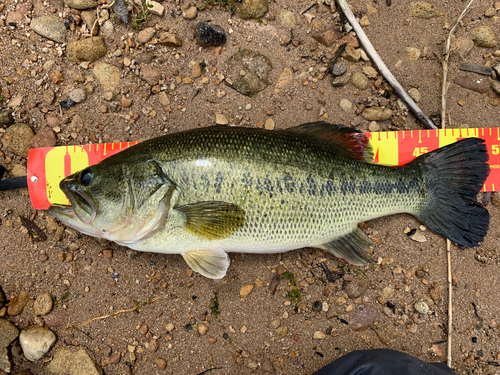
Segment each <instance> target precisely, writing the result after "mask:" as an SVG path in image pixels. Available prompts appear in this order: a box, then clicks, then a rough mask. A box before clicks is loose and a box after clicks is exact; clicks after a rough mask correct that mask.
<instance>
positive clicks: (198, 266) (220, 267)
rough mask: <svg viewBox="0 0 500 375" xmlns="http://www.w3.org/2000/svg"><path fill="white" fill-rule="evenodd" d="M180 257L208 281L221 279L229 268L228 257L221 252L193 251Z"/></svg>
mask: <svg viewBox="0 0 500 375" xmlns="http://www.w3.org/2000/svg"><path fill="white" fill-rule="evenodd" d="M181 255H182V257H183V258H184V260H185V261H186V263H187V264H188V266H189V267H191V269H192V270H193V271H196V272H198V273H200V274H201V275H203V276H205V277H208V278H210V279H222V278H223V277H224V276H225V275H226V272H227V268H228V267H229V257H228V256H227V253H226V252H225V251H223V250H217V249H216V250H193V251H186V252H185V253H182V254H181Z"/></svg>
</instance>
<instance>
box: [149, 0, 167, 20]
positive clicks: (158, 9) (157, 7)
mask: <svg viewBox="0 0 500 375" xmlns="http://www.w3.org/2000/svg"><path fill="white" fill-rule="evenodd" d="M146 5H148V12H149V13H151V14H154V15H156V16H160V17H161V16H163V12H164V11H165V8H164V7H163V5H161V4H160V3H159V2H157V1H153V0H146Z"/></svg>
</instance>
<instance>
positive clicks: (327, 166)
mask: <svg viewBox="0 0 500 375" xmlns="http://www.w3.org/2000/svg"><path fill="white" fill-rule="evenodd" d="M373 157H374V155H373V148H372V146H371V144H370V142H369V139H368V137H367V136H366V135H365V134H363V133H361V132H359V131H357V130H355V129H352V128H348V127H345V126H342V125H335V124H330V123H327V122H314V123H306V124H303V125H299V126H296V127H293V128H289V129H286V130H274V131H271V130H265V129H258V128H245V127H229V126H211V127H202V128H196V129H192V130H187V131H182V132H177V133H172V134H168V135H164V136H162V137H159V138H154V139H150V140H147V141H144V142H142V143H139V144H137V145H134V146H132V147H130V148H128V149H125V150H124V151H121V152H119V153H117V154H115V155H112V156H110V157H108V158H106V159H104V160H103V161H101V162H100V163H98V164H96V165H93V166H89V167H87V168H85V169H83V170H81V171H79V172H77V173H74V174H72V175H70V176H68V177H66V178H64V179H63V180H62V181H61V182H60V188H61V189H62V191H63V192H64V193H65V194H66V196H67V198H68V199H69V202H70V205H54V206H51V207H50V208H49V213H50V214H52V215H53V216H54V217H56V218H57V219H59V220H60V221H61V222H62V223H64V224H66V225H68V226H70V227H72V228H74V229H76V230H78V231H80V232H82V233H84V234H87V235H90V236H94V237H99V238H105V239H107V240H110V241H114V242H116V243H117V244H119V245H122V246H127V247H129V248H131V249H134V250H138V251H146V252H156V253H166V254H180V255H181V256H182V257H183V258H184V260H185V261H186V263H187V264H188V265H189V266H190V267H191V268H192V269H193V270H194V271H196V272H198V273H200V274H201V275H203V276H206V277H209V278H213V279H220V278H222V277H224V275H226V273H227V269H228V267H229V263H230V260H229V257H228V254H227V253H229V252H240V253H259V254H261V253H283V252H287V251H290V250H294V249H300V248H304V247H316V248H320V249H323V250H325V251H327V252H329V253H331V254H333V255H335V256H336V257H338V258H341V259H343V260H345V261H347V262H349V263H351V264H353V265H357V266H361V265H363V264H365V263H366V262H367V261H369V260H370V257H371V256H372V253H373V251H374V243H373V242H372V241H371V240H370V239H369V238H368V237H367V236H366V234H365V233H364V232H363V231H362V230H361V229H360V228H359V227H358V224H359V223H361V222H365V221H367V220H372V219H375V218H378V217H382V216H387V215H392V214H398V213H409V214H412V215H414V216H415V217H417V218H418V219H419V221H421V222H422V223H423V224H424V225H425V226H426V227H427V228H429V229H431V230H432V231H434V232H435V233H438V234H441V235H443V236H444V237H447V238H449V239H450V240H452V241H453V242H455V243H457V244H459V245H461V246H465V247H474V246H477V245H478V244H479V243H481V242H482V241H483V239H484V237H485V235H486V233H487V231H488V226H489V214H488V211H487V210H486V209H485V208H484V207H483V206H482V205H481V204H480V203H478V202H477V194H478V192H479V191H480V189H481V188H482V187H483V183H484V181H485V180H486V178H487V176H488V174H489V170H490V169H489V165H488V164H487V161H488V153H487V149H486V145H485V143H484V140H482V139H478V138H468V139H463V140H460V141H458V142H456V143H453V144H451V145H448V146H445V147H442V148H440V149H437V150H435V151H432V152H429V153H426V154H423V155H421V156H419V157H417V158H416V159H414V160H413V161H411V162H409V163H408V164H406V165H403V166H401V167H387V166H383V165H379V164H374V163H373Z"/></svg>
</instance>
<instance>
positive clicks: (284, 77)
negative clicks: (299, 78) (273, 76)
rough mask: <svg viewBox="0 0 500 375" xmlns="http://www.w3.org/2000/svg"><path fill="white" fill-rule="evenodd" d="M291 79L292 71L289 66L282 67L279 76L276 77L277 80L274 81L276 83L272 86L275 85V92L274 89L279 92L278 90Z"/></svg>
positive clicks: (289, 82)
mask: <svg viewBox="0 0 500 375" xmlns="http://www.w3.org/2000/svg"><path fill="white" fill-rule="evenodd" d="M292 81H293V73H292V71H291V70H290V69H289V68H284V69H283V70H282V71H281V73H280V76H279V77H278V80H277V81H276V85H275V86H274V87H275V90H274V91H275V92H276V90H278V92H279V90H281V89H284V88H286V87H288V86H290V84H291V83H292Z"/></svg>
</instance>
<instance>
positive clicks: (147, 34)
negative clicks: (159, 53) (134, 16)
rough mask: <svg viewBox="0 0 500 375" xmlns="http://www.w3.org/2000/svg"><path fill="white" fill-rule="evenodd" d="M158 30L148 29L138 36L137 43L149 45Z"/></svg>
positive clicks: (140, 32)
mask: <svg viewBox="0 0 500 375" xmlns="http://www.w3.org/2000/svg"><path fill="white" fill-rule="evenodd" d="M155 33H156V30H155V29H154V28H153V27H146V28H145V29H144V30H141V31H139V34H137V41H138V42H139V43H142V44H146V43H148V42H149V41H150V40H151V39H153V37H154V36H155Z"/></svg>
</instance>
